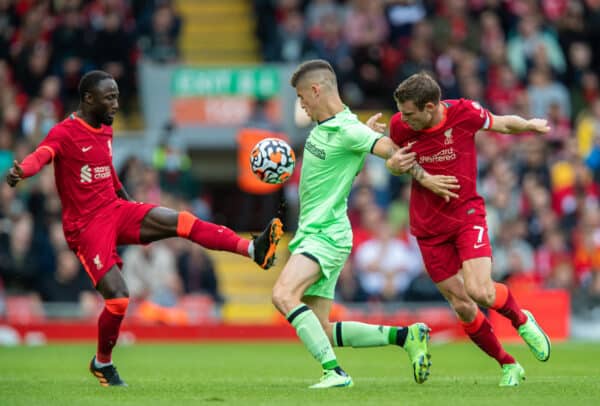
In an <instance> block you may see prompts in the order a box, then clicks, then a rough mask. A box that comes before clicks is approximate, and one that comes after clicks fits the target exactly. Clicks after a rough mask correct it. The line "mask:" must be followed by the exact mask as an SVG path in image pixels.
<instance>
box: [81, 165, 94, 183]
mask: <svg viewBox="0 0 600 406" xmlns="http://www.w3.org/2000/svg"><path fill="white" fill-rule="evenodd" d="M80 176H81V178H80V181H81V183H92V168H90V166H89V165H83V166H82V167H81V171H80Z"/></svg>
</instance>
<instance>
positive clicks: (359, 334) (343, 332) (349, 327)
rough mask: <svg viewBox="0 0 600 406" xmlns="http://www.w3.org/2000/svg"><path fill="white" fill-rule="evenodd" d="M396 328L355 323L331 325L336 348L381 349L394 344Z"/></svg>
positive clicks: (396, 333)
mask: <svg viewBox="0 0 600 406" xmlns="http://www.w3.org/2000/svg"><path fill="white" fill-rule="evenodd" d="M397 335H398V328H397V327H390V326H377V325H375V324H366V323H359V322H357V321H344V322H338V323H335V324H334V325H333V342H334V344H335V345H336V347H343V346H345V345H347V346H351V347H354V348H360V347H381V346H384V345H389V344H396V337H397Z"/></svg>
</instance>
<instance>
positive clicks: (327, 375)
mask: <svg viewBox="0 0 600 406" xmlns="http://www.w3.org/2000/svg"><path fill="white" fill-rule="evenodd" d="M351 386H354V382H352V378H351V377H350V376H348V375H346V373H345V372H342V373H338V372H336V371H335V370H334V369H326V370H324V371H323V376H322V377H321V380H320V381H319V382H318V383H315V384H314V385H311V386H309V388H310V389H327V388H349V387H351Z"/></svg>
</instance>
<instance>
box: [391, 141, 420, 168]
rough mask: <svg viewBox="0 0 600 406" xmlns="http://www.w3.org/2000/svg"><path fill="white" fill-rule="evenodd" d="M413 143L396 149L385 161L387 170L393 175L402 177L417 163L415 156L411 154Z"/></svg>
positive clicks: (413, 153)
mask: <svg viewBox="0 0 600 406" xmlns="http://www.w3.org/2000/svg"><path fill="white" fill-rule="evenodd" d="M413 144H414V142H411V143H409V144H408V145H407V146H405V147H402V148H400V149H398V150H397V151H396V152H395V153H394V155H392V157H391V158H389V159H388V160H387V161H385V165H386V167H387V168H388V170H389V171H390V172H391V173H392V174H394V175H402V174H403V173H406V172H408V171H409V170H410V169H411V168H412V167H413V166H414V164H415V163H416V162H417V154H416V153H415V152H411V151H410V149H411V148H412V146H413Z"/></svg>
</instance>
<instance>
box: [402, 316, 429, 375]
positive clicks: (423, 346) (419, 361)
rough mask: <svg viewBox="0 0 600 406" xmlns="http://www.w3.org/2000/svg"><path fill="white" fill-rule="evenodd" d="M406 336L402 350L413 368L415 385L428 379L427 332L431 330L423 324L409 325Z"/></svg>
mask: <svg viewBox="0 0 600 406" xmlns="http://www.w3.org/2000/svg"><path fill="white" fill-rule="evenodd" d="M407 328H408V334H407V335H406V342H405V343H404V349H405V350H406V352H407V353H408V358H409V359H410V363H411V364H412V367H413V373H414V378H415V382H416V383H423V382H425V381H426V380H427V378H429V368H430V367H431V355H430V354H429V349H428V343H429V332H430V331H431V329H430V328H429V327H427V325H426V324H424V323H415V324H411V325H410V326H408V327H407Z"/></svg>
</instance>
